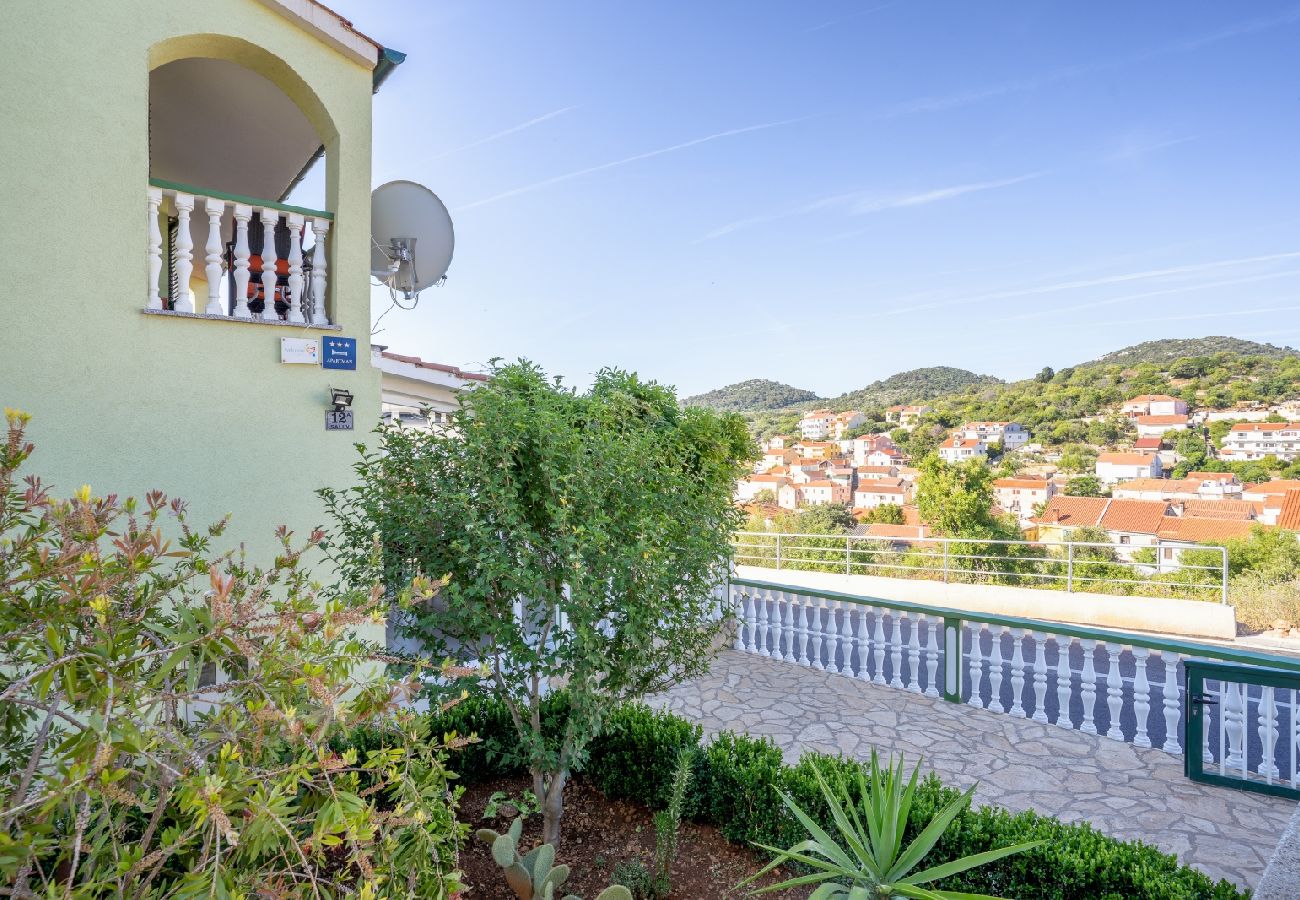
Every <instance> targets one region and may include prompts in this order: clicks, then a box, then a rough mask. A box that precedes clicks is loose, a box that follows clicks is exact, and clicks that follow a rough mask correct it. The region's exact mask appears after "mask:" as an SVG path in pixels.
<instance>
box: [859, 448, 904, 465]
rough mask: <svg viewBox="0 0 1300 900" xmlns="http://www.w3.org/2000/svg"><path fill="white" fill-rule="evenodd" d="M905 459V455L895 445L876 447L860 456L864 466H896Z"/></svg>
mask: <svg viewBox="0 0 1300 900" xmlns="http://www.w3.org/2000/svg"><path fill="white" fill-rule="evenodd" d="M906 461H907V456H905V455H904V454H903V451H901V450H899V449H898V448H897V447H893V446H890V447H877V448H876V449H875V450H872V451H871V452H870V453H868V454H867V455H866V456H864V457H863V458H862V465H864V466H897V465H901V464H902V463H904V462H906Z"/></svg>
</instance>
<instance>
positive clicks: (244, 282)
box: [233, 203, 253, 319]
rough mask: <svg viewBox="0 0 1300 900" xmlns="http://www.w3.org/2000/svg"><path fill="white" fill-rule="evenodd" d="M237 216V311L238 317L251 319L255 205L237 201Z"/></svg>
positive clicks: (235, 314) (236, 315)
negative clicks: (251, 224) (251, 228)
mask: <svg viewBox="0 0 1300 900" xmlns="http://www.w3.org/2000/svg"><path fill="white" fill-rule="evenodd" d="M233 215H234V217H235V311H234V313H233V315H234V317H235V318H236V319H251V318H253V314H252V313H251V312H249V310H248V257H249V250H248V220H249V219H250V218H252V216H253V207H251V206H248V205H247V204H244V203H236V204H235V210H234V213H233Z"/></svg>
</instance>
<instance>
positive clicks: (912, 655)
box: [903, 613, 921, 694]
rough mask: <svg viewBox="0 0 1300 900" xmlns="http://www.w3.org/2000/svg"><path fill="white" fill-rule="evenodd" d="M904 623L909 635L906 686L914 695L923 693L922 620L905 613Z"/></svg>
mask: <svg viewBox="0 0 1300 900" xmlns="http://www.w3.org/2000/svg"><path fill="white" fill-rule="evenodd" d="M903 621H904V622H906V623H907V624H908V626H909V627H908V630H907V631H908V634H907V681H906V686H907V689H908V690H909V691H911V692H912V693H914V694H919V693H921V672H920V667H921V636H920V635H919V634H918V633H917V632H919V631H920V629H921V620H920V618H916V619H913V618H912V617H911V616H909V615H908V614H907V613H903Z"/></svg>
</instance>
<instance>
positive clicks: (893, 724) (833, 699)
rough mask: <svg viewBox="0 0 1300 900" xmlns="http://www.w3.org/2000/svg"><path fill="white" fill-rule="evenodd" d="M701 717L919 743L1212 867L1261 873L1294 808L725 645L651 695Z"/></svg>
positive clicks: (978, 798) (994, 791) (951, 771)
mask: <svg viewBox="0 0 1300 900" xmlns="http://www.w3.org/2000/svg"><path fill="white" fill-rule="evenodd" d="M649 702H650V704H651V705H652V706H656V707H659V708H666V709H670V710H672V711H673V712H676V713H678V714H680V715H684V716H687V717H688V718H691V719H693V720H695V721H697V722H699V723H700V724H701V725H703V726H704V730H705V732H706V734H713V733H715V732H718V731H723V730H731V731H742V732H748V733H749V734H753V735H767V736H768V737H771V738H772V739H773V740H774V741H776V743H777V744H778V746H780V747H781V748H782V750H783V751H784V752H785V755H786V758H787V759H788V760H793V759H796V758H797V757H798V756H799V754H800V753H801V752H802V751H804V750H815V751H821V752H823V753H831V754H834V753H844V754H845V755H848V756H854V757H858V758H862V759H865V758H867V757H869V756H870V753H871V748H872V747H873V746H875V747H877V748H879V749H880V750H881V751H882V752H895V753H898V752H901V753H902V754H904V756H905V757H906V758H907V759H910V760H915V759H916V758H917V757H918V756H922V757H924V767H925V768H926V769H934V770H935V771H936V772H937V773H938V774H939V776H940V777H941V778H942V779H943V780H944V782H945V783H947V784H950V785H953V786H955V787H961V788H966V787H969V786H970V785H971V784H974V783H976V782H978V783H979V788H978V789H977V790H976V792H975V802H976V803H977V804H980V803H994V804H998V805H1000V806H1004V807H1006V808H1008V809H1012V810H1016V811H1019V810H1024V809H1033V810H1036V811H1038V812H1040V813H1043V814H1046V815H1051V816H1056V817H1057V818H1060V819H1062V820H1065V821H1078V820H1086V821H1089V822H1091V823H1092V824H1093V825H1094V826H1095V827H1097V828H1098V829H1099V830H1101V831H1103V832H1105V833H1107V834H1110V835H1113V836H1115V837H1118V838H1123V839H1140V840H1143V841H1145V842H1147V843H1150V844H1154V845H1155V846H1157V847H1159V848H1161V849H1162V850H1165V851H1167V852H1170V853H1175V854H1177V855H1178V857H1179V858H1180V859H1181V860H1182V861H1183V862H1185V863H1189V864H1191V865H1194V866H1196V867H1197V868H1199V869H1201V870H1202V871H1203V872H1206V873H1207V874H1209V875H1211V876H1213V877H1214V878H1228V879H1230V880H1231V881H1233V882H1235V883H1236V884H1238V885H1241V886H1243V887H1253V886H1254V885H1255V883H1256V882H1257V881H1258V879H1259V876H1260V874H1261V873H1262V872H1263V870H1264V866H1265V864H1266V863H1267V861H1268V858H1269V856H1270V854H1271V853H1272V851H1273V848H1274V846H1275V845H1276V844H1277V842H1278V839H1279V837H1280V836H1281V834H1282V832H1283V831H1284V830H1285V828H1286V826H1287V823H1288V821H1289V820H1290V818H1291V816H1292V814H1293V813H1294V812H1295V810H1296V803H1295V802H1294V801H1291V800H1285V799H1281V798H1277V797H1266V796H1264V795H1262V794H1253V793H1247V792H1244V791H1237V790H1232V789H1229V788H1220V787H1213V786H1210V785H1204V784H1197V783H1195V782H1192V781H1189V780H1188V779H1187V778H1186V777H1185V776H1184V775H1183V761H1182V757H1176V756H1171V755H1169V754H1167V753H1164V752H1163V751H1160V750H1154V749H1142V748H1139V747H1134V746H1133V745H1131V744H1125V743H1121V742H1119V741H1113V740H1109V739H1107V738H1104V737H1100V736H1095V735H1088V734H1084V733H1082V732H1079V731H1070V730H1064V729H1060V728H1057V727H1055V726H1053V725H1040V724H1039V723H1037V722H1033V721H1029V720H1026V719H1016V718H1012V717H1011V716H1008V715H1006V714H1002V713H994V712H990V711H988V710H985V709H978V708H975V707H971V706H966V705H958V704H954V703H947V702H945V701H943V700H936V699H931V698H929V697H924V696H920V695H917V694H914V693H910V692H907V691H901V690H898V689H895V688H889V687H882V686H878V685H873V684H871V683H869V682H863V681H860V680H858V679H855V678H849V677H847V676H844V675H835V674H831V673H828V672H819V671H816V670H814V669H806V668H802V667H800V666H796V665H792V664H790V663H784V662H780V661H778V660H773V659H766V658H763V657H758V656H754V655H751V654H747V653H740V652H737V651H734V650H725V651H723V652H722V653H721V654H720V655H719V656H718V658H717V660H716V661H715V662H714V664H713V669H712V671H711V672H710V673H709V674H708V675H707V676H705V677H704V678H701V679H698V680H696V681H692V682H688V683H686V684H682V685H679V686H677V687H676V688H674V689H672V690H671V691H669V692H667V693H665V694H661V695H658V696H656V697H654V698H651V699H650V701H649Z"/></svg>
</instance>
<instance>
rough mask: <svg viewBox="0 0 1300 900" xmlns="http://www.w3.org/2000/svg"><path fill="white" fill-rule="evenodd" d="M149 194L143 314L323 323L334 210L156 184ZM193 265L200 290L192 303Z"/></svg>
mask: <svg viewBox="0 0 1300 900" xmlns="http://www.w3.org/2000/svg"><path fill="white" fill-rule="evenodd" d="M147 196H148V215H149V222H148V225H149V230H148V235H149V243H148V256H149V286H148V292H147V295H146V299H145V310H146V311H150V312H163V311H168V312H173V313H181V314H189V315H202V316H209V317H224V318H233V319H244V320H248V321H259V322H266V323H272V322H274V323H281V322H283V323H289V324H297V325H311V326H317V327H327V326H329V324H330V321H329V314H328V312H327V310H326V302H325V301H326V297H327V291H328V280H327V265H326V253H325V237H326V235H327V234H328V233H329V230H330V223H331V222H332V221H333V218H334V216H333V214H332V213H328V212H323V211H321V210H312V209H303V208H301V207H296V206H286V205H284V204H282V203H273V202H271V201H269V200H258V199H255V198H252V197H241V196H238V195H235V194H225V193H221V192H218V191H205V190H201V189H198V188H193V187H190V186H188V185H183V184H176V183H174V182H168V181H159V180H156V179H151V180H150V182H149V189H148V195H147ZM196 235H197V236H199V239H200V240H201V242H202V247H201V250H200V251H199V254H200V255H199V259H198V260H196V259H195V249H196V244H197V243H199V240H196ZM196 265H197V266H198V267H200V268H202V270H203V274H204V276H205V281H204V284H205V287H206V291H205V296H203V297H201V298H199V299H198V300H197V301H196V298H195V297H194V292H193V290H192V289H191V279H192V278H193V276H194V270H195V267H196ZM164 271H165V273H166V276H167V277H166V279H164V278H163V274H164Z"/></svg>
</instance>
